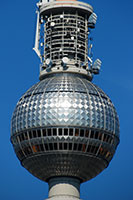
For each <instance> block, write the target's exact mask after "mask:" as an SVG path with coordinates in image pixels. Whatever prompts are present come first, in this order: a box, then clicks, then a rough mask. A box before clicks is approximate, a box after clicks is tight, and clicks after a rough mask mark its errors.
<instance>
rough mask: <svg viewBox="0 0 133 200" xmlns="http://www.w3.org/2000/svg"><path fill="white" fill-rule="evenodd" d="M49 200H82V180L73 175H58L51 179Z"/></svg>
mask: <svg viewBox="0 0 133 200" xmlns="http://www.w3.org/2000/svg"><path fill="white" fill-rule="evenodd" d="M48 183H49V198H48V199H47V200H80V180H79V179H77V178H71V177H56V178H51V179H50V180H49V182H48Z"/></svg>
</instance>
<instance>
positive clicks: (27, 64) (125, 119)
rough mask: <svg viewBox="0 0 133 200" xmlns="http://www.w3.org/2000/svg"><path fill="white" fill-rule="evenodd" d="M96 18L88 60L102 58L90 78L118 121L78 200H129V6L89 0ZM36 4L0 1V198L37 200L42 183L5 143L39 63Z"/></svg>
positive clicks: (132, 42)
mask: <svg viewBox="0 0 133 200" xmlns="http://www.w3.org/2000/svg"><path fill="white" fill-rule="evenodd" d="M86 2H88V3H90V4H91V5H93V7H94V11H95V12H96V14H97V15H98V21H97V26H96V29H95V31H94V32H93V36H94V58H97V57H98V58H100V59H101V60H102V68H101V73H100V75H99V76H96V77H95V78H94V80H93V82H94V83H95V84H97V85H98V86H99V87H101V88H102V89H103V90H104V91H105V92H106V93H107V94H108V95H109V96H110V98H111V100H112V101H113V103H114V104H115V107H116V109H117V112H118V114H119V118H120V134H121V141H120V145H119V147H118V149H117V152H116V154H115V156H114V158H113V160H112V161H111V163H110V165H109V167H108V168H107V169H106V170H104V172H102V173H101V174H100V175H99V176H97V177H96V178H94V179H93V180H91V181H89V182H87V183H84V184H83V185H82V186H81V198H82V199H83V200H89V199H91V200H99V199H100V200H101V199H102V200H107V199H108V200H112V199H113V200H119V199H120V200H132V199H133V189H132V180H133V173H132V170H133V149H132V141H133V128H132V123H133V67H132V65H133V64H132V60H133V22H132V21H133V2H132V1H131V0H126V1H125V0H123V1H122V0H112V1H107V0H89V1H86ZM35 3H36V0H28V1H27V0H23V1H17V0H12V1H11V0H6V1H1V9H0V27H1V30H0V65H1V73H0V87H1V88H0V91H1V98H0V99H1V104H0V111H1V115H0V118H1V119H0V121H1V131H0V134H1V142H0V158H1V159H0V163H1V164H0V199H1V200H11V199H12V200H18V199H19V200H23V199H25V200H30V199H32V200H37V199H38V200H43V199H45V198H46V197H47V193H48V186H47V184H46V183H43V182H42V181H40V180H38V179H36V178H34V177H33V176H32V175H30V174H29V173H28V172H27V171H26V170H25V169H24V168H23V167H21V165H20V164H19V161H18V160H17V158H16V156H15V154H14V151H13V148H12V146H11V144H10V141H9V138H10V119H11V115H12V112H13V110H14V107H15V105H16V103H17V101H18V100H19V98H20V97H21V95H22V94H23V93H24V92H25V91H26V90H27V89H28V88H30V87H31V86H32V85H33V84H35V83H36V82H37V81H38V75H39V60H38V58H37V56H36V55H35V53H34V52H33V51H32V47H33V43H34V31H35V19H36V16H35Z"/></svg>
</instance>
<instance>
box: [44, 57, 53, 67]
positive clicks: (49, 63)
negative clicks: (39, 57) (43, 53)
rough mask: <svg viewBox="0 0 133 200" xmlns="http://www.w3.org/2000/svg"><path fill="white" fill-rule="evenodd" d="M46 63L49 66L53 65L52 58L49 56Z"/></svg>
mask: <svg viewBox="0 0 133 200" xmlns="http://www.w3.org/2000/svg"><path fill="white" fill-rule="evenodd" d="M45 63H46V65H47V66H51V65H52V61H51V59H50V58H47V59H46V61H45Z"/></svg>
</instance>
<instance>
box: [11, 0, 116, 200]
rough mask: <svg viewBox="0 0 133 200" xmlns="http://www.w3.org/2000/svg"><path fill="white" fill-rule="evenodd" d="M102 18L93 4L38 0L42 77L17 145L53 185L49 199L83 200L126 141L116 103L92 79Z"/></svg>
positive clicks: (16, 117)
mask: <svg viewBox="0 0 133 200" xmlns="http://www.w3.org/2000/svg"><path fill="white" fill-rule="evenodd" d="M96 20H97V15H96V14H95V13H94V12H93V8H92V6H91V5H89V4H87V3H83V2H80V1H76V0H69V1H68V0H65V1H63V0H56V1H55V0H40V1H39V2H38V3H37V25H36V37H35V46H34V50H35V52H36V53H37V55H38V56H39V58H40V60H41V63H40V77H39V79H40V82H38V83H37V84H35V85H33V86H32V87H31V88H30V89H29V90H28V91H27V92H26V93H25V94H24V95H23V96H22V97H21V98H20V100H19V101H18V103H17V105H16V108H15V110H14V113H13V116H12V120H11V142H12V144H13V147H14V150H15V153H16V155H17V157H18V159H19V160H20V162H21V164H22V166H23V167H24V168H26V169H27V170H28V171H29V172H30V173H31V174H33V175H34V176H35V177H37V178H39V179H41V180H43V181H46V182H48V184H49V197H48V200H78V199H80V184H81V183H83V182H85V181H88V180H90V179H92V178H94V177H95V176H97V175H98V174H99V173H100V172H101V171H103V170H104V169H105V168H106V167H107V166H108V165H109V162H110V161H111V159H112V158H113V156H114V153H115V151H116V148H117V146H118V144H119V120H118V116H117V113H116V110H115V108H114V105H113V104H112V102H111V100H110V99H109V97H108V96H107V95H106V94H105V93H104V92H103V91H102V90H101V89H100V88H99V87H97V86H96V85H94V84H93V83H92V82H91V81H92V79H93V75H95V74H99V70H100V67H101V61H100V60H99V59H96V60H95V61H93V53H92V47H93V39H92V36H91V32H92V29H94V28H95V24H96Z"/></svg>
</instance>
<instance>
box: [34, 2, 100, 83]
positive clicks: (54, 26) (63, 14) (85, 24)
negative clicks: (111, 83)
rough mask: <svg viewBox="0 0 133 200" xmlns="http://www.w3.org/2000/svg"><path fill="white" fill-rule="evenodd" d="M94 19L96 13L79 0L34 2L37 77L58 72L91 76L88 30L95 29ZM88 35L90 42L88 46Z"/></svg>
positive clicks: (91, 64)
mask: <svg viewBox="0 0 133 200" xmlns="http://www.w3.org/2000/svg"><path fill="white" fill-rule="evenodd" d="M62 5H63V7H62ZM96 21H97V15H96V14H95V13H94V12H93V8H92V7H91V6H90V5H88V4H86V3H83V2H78V1H50V2H48V1H40V2H39V3H37V25H36V37H35V46H34V48H33V49H34V50H35V52H36V53H37V55H38V56H39V58H40V60H41V64H40V79H42V77H43V76H44V75H45V74H47V73H52V72H61V71H64V72H74V73H76V72H77V73H82V74H87V75H88V77H89V80H91V79H92V75H93V74H96V73H95V71H94V73H93V67H92V66H93V59H92V45H93V44H92V40H91V39H92V38H91V37H90V36H89V35H90V32H91V29H94V28H95V24H96ZM88 38H89V40H90V41H91V45H90V47H89V49H88ZM88 51H89V55H88ZM90 51H91V53H90ZM97 71H99V68H98V69H97Z"/></svg>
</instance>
